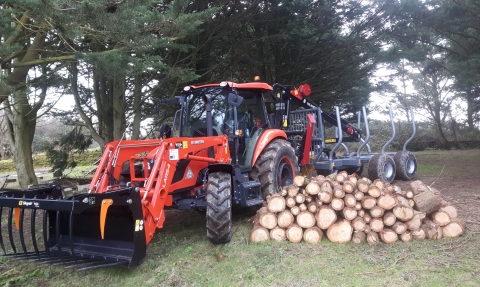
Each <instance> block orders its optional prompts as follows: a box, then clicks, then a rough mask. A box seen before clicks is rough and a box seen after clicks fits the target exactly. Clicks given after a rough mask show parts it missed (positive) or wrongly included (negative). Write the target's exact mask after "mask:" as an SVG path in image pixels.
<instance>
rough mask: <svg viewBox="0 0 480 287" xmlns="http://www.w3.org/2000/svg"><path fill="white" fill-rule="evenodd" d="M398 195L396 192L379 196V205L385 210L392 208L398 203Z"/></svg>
mask: <svg viewBox="0 0 480 287" xmlns="http://www.w3.org/2000/svg"><path fill="white" fill-rule="evenodd" d="M397 202H398V200H397V195H396V194H394V193H390V192H387V193H384V194H383V195H381V196H380V197H379V198H377V205H378V206H380V207H381V208H383V209H385V210H390V209H392V208H393V207H394V206H395V205H397Z"/></svg>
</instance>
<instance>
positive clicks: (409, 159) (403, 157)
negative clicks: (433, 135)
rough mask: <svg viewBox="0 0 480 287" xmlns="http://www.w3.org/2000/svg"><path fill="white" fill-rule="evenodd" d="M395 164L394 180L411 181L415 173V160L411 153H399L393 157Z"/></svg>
mask: <svg viewBox="0 0 480 287" xmlns="http://www.w3.org/2000/svg"><path fill="white" fill-rule="evenodd" d="M393 161H394V162H395V166H396V167H397V169H396V176H395V179H400V180H412V179H413V178H414V177H415V174H416V173H417V159H416V158H415V155H414V154H413V153H412V152H409V151H399V152H397V153H396V154H395V156H394V157H393Z"/></svg>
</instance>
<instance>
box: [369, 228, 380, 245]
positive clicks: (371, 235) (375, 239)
mask: <svg viewBox="0 0 480 287" xmlns="http://www.w3.org/2000/svg"><path fill="white" fill-rule="evenodd" d="M367 242H368V243H370V244H378V243H380V238H378V233H376V232H374V231H370V232H369V233H367Z"/></svg>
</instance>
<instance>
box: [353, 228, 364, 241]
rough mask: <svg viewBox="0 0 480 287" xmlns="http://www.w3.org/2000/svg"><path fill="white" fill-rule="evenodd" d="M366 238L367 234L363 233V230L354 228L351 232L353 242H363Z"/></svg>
mask: <svg viewBox="0 0 480 287" xmlns="http://www.w3.org/2000/svg"><path fill="white" fill-rule="evenodd" d="M366 239H367V235H366V234H365V232H363V231H360V230H356V231H354V232H353V236H352V242H353V243H356V244H362V243H364V242H365V240H366Z"/></svg>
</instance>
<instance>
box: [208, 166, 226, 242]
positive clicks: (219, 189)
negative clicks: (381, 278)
mask: <svg viewBox="0 0 480 287" xmlns="http://www.w3.org/2000/svg"><path fill="white" fill-rule="evenodd" d="M231 205H232V175H231V174H230V173H226V172H212V173H210V174H209V175H208V185H207V238H208V239H209V240H210V241H211V242H212V243H215V244H219V243H227V242H229V241H230V239H231V238H232V207H231Z"/></svg>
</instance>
